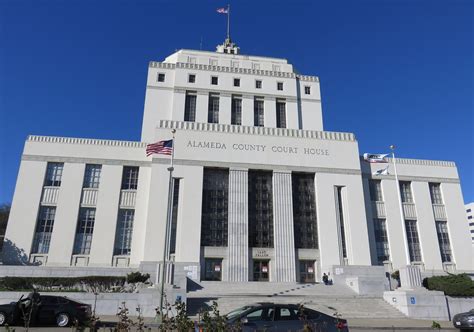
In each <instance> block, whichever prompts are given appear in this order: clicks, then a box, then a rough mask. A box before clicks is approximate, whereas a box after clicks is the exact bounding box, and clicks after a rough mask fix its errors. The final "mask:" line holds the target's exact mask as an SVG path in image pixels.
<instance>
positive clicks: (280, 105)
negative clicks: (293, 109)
mask: <svg viewBox="0 0 474 332" xmlns="http://www.w3.org/2000/svg"><path fill="white" fill-rule="evenodd" d="M276 125H277V128H286V104H285V101H284V100H278V99H277V101H276Z"/></svg>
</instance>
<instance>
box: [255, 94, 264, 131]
mask: <svg viewBox="0 0 474 332" xmlns="http://www.w3.org/2000/svg"><path fill="white" fill-rule="evenodd" d="M253 118H254V121H253V122H254V126H255V127H263V126H264V118H263V98H260V97H255V99H254V102H253Z"/></svg>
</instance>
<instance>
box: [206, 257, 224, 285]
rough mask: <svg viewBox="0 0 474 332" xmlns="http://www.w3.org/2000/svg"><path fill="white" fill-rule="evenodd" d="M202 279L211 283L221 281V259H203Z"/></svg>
mask: <svg viewBox="0 0 474 332" xmlns="http://www.w3.org/2000/svg"><path fill="white" fill-rule="evenodd" d="M205 265H206V266H205V271H204V279H205V280H211V281H221V280H222V258H206V259H205Z"/></svg>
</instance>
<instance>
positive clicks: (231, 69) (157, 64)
mask: <svg viewBox="0 0 474 332" xmlns="http://www.w3.org/2000/svg"><path fill="white" fill-rule="evenodd" d="M148 67H149V68H160V69H176V68H179V69H192V70H205V71H213V72H225V73H237V74H247V75H257V76H272V77H282V78H298V79H299V80H300V81H304V82H319V78H318V77H317V76H309V75H300V74H295V73H290V72H282V71H272V70H260V69H251V68H240V67H239V68H235V67H225V66H213V65H203V64H194V63H184V62H178V63H176V64H174V63H166V62H157V61H150V63H149V65H148Z"/></svg>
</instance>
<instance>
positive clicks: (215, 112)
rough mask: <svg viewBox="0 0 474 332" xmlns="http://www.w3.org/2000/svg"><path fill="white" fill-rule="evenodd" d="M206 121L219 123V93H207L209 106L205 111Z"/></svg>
mask: <svg viewBox="0 0 474 332" xmlns="http://www.w3.org/2000/svg"><path fill="white" fill-rule="evenodd" d="M207 122H209V123H219V95H218V94H213V93H211V94H209V107H208V113H207Z"/></svg>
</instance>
